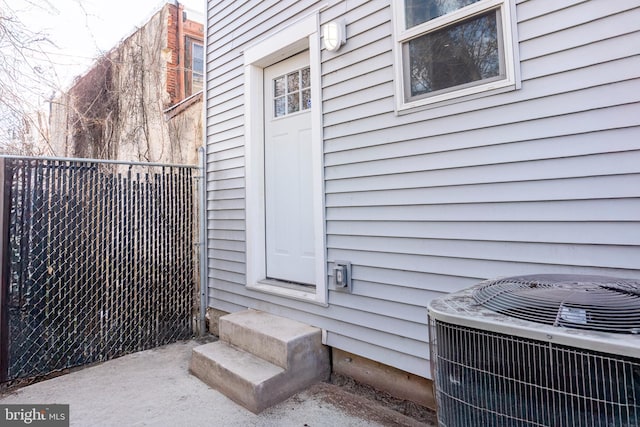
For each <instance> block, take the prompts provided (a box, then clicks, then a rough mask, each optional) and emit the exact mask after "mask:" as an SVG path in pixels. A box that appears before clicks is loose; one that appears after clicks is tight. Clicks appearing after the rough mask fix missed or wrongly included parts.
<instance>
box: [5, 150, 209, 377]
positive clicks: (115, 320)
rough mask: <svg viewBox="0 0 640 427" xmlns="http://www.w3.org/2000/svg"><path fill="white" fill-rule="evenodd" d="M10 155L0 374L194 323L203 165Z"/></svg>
mask: <svg viewBox="0 0 640 427" xmlns="http://www.w3.org/2000/svg"><path fill="white" fill-rule="evenodd" d="M2 162H3V163H4V167H3V168H0V172H2V173H1V174H0V178H3V179H4V185H3V188H2V189H3V192H4V195H3V196H4V197H3V198H2V200H3V202H4V209H3V212H2V228H3V230H2V231H3V232H2V235H3V238H2V239H1V246H2V248H1V249H2V293H1V298H0V309H1V317H0V320H1V326H2V327H1V331H0V338H1V341H2V342H1V344H2V354H1V356H2V358H1V361H2V363H1V366H0V373H1V374H2V375H3V378H2V380H3V382H6V381H10V380H14V379H17V378H30V377H37V376H41V375H45V374H48V373H51V372H54V371H58V370H62V369H66V368H70V367H74V366H79V365H84V364H88V363H93V362H97V361H103V360H107V359H111V358H114V357H117V356H120V355H123V354H127V353H131V352H135V351H140V350H145V349H149V348H153V347H156V346H160V345H164V344H168V343H171V342H175V341H177V340H181V339H187V338H189V337H191V336H192V335H193V333H194V319H196V318H197V317H198V316H197V310H198V299H197V292H198V289H197V284H198V280H197V279H198V278H197V274H198V268H197V259H198V257H197V246H196V242H197V238H196V236H197V224H196V222H197V220H196V218H197V217H196V213H197V210H196V196H195V195H196V194H197V193H196V191H197V189H196V175H197V172H198V169H197V168H196V167H191V166H188V167H186V166H185V167H182V166H170V165H144V164H139V163H135V164H134V163H131V164H124V163H116V162H103V163H101V162H96V161H71V160H63V159H34V158H4V159H0V163H2Z"/></svg>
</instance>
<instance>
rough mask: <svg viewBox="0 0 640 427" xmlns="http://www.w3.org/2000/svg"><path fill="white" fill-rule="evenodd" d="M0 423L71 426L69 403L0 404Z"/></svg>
mask: <svg viewBox="0 0 640 427" xmlns="http://www.w3.org/2000/svg"><path fill="white" fill-rule="evenodd" d="M0 425H2V426H43V427H69V405H0Z"/></svg>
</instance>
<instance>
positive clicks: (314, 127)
mask: <svg viewBox="0 0 640 427" xmlns="http://www.w3.org/2000/svg"><path fill="white" fill-rule="evenodd" d="M318 28H319V17H318V12H315V13H313V14H311V15H308V16H306V17H304V18H302V19H300V20H299V21H297V22H295V23H293V24H291V25H289V26H287V27H285V28H283V29H282V30H280V31H278V32H276V33H274V34H272V35H271V36H269V37H267V38H265V39H263V40H261V41H259V42H257V43H256V44H254V45H252V46H250V47H249V48H247V49H246V50H245V51H244V53H243V57H244V93H245V185H246V256H247V260H246V268H247V271H246V272H247V276H246V279H247V288H249V289H252V290H256V291H261V292H267V293H273V294H277V295H281V296H285V297H289V298H294V299H298V300H304V301H309V302H313V303H316V304H322V305H326V304H327V272H326V268H327V267H326V266H327V263H326V258H327V256H326V245H325V215H324V211H325V207H324V173H323V147H322V99H321V96H322V91H321V81H320V79H321V73H320V36H319V30H318ZM305 49H309V62H310V63H309V66H310V69H311V81H312V87H311V99H312V102H313V106H312V109H311V144H312V158H313V212H314V218H313V222H314V238H315V254H316V259H315V278H316V280H315V285H316V286H315V293H314V292H307V291H300V290H297V289H290V288H287V287H284V286H278V285H277V284H274V282H273V281H270V280H266V249H265V231H266V230H265V200H264V103H263V96H264V95H263V91H264V87H263V85H264V83H263V76H264V72H263V71H264V68H265V67H267V66H269V65H272V64H274V63H276V62H279V61H281V60H283V59H285V58H287V57H289V56H291V55H293V54H295V53H298V52H300V51H303V50H305Z"/></svg>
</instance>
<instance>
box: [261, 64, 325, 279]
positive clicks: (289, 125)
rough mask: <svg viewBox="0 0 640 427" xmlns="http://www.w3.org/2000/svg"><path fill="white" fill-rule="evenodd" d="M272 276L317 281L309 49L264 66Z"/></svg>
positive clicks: (268, 252) (267, 217) (269, 266)
mask: <svg viewBox="0 0 640 427" xmlns="http://www.w3.org/2000/svg"><path fill="white" fill-rule="evenodd" d="M264 98H265V99H264V104H265V108H264V112H265V118H264V123H265V126H264V127H265V146H264V159H265V160H264V161H265V164H264V171H265V181H264V182H265V189H264V194H265V233H266V235H265V241H266V264H267V265H266V272H267V278H270V279H276V280H282V281H287V282H294V283H300V284H311V285H313V284H315V264H314V258H315V256H314V247H315V245H314V230H313V198H312V161H311V113H310V111H311V75H310V72H309V52H308V51H306V52H303V53H300V54H298V55H295V56H293V57H291V58H288V59H286V60H284V61H281V62H278V63H276V64H274V65H272V66H270V67H267V68H265V69H264Z"/></svg>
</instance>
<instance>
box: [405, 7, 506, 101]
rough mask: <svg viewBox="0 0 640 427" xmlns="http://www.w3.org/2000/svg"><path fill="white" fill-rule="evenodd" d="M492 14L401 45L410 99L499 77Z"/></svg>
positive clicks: (494, 23)
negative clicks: (406, 70) (406, 65)
mask: <svg viewBox="0 0 640 427" xmlns="http://www.w3.org/2000/svg"><path fill="white" fill-rule="evenodd" d="M496 14H497V12H496V11H495V10H492V11H490V12H488V13H486V14H484V15H480V16H477V17H474V18H471V19H469V20H467V21H464V22H461V23H458V24H453V25H451V26H448V27H446V28H444V29H441V30H438V31H435V32H432V33H427V34H425V35H422V36H420V37H417V38H415V39H413V40H410V41H408V42H407V43H405V44H404V46H403V49H404V55H405V57H406V56H408V64H409V69H408V72H409V76H408V77H409V79H410V95H411V96H412V97H413V96H418V95H423V94H427V93H430V92H434V91H438V90H442V89H446V88H450V87H453V86H459V85H464V84H467V83H472V82H476V81H479V80H485V79H490V78H493V77H499V76H500V75H501V67H500V62H501V54H500V47H499V43H498V27H497V19H496Z"/></svg>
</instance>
